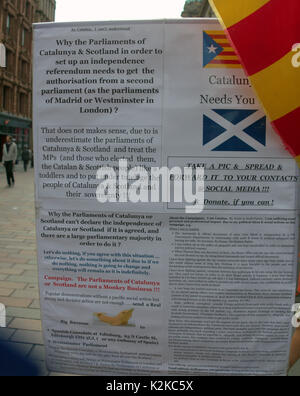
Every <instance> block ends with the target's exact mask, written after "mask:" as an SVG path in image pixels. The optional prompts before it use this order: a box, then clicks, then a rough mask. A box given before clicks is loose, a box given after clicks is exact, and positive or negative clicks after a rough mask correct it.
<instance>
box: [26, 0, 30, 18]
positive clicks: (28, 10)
mask: <svg viewBox="0 0 300 396" xmlns="http://www.w3.org/2000/svg"><path fill="white" fill-rule="evenodd" d="M25 15H26V17H27V18H28V19H30V18H31V4H30V2H29V1H26V5H25Z"/></svg>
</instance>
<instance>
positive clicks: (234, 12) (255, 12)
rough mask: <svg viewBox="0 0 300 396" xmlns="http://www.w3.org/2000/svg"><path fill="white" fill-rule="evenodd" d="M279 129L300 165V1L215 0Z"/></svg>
mask: <svg viewBox="0 0 300 396" xmlns="http://www.w3.org/2000/svg"><path fill="white" fill-rule="evenodd" d="M209 1H210V3H211V6H212V7H213V9H214V11H215V14H216V15H217V16H218V18H219V19H220V21H221V22H222V24H223V26H224V27H225V31H226V34H227V36H228V38H229V39H230V41H231V43H232V45H233V47H234V48H235V50H236V52H237V54H238V56H239V58H240V60H241V63H242V65H243V66H244V69H245V71H246V73H247V74H248V76H249V78H250V80H251V83H252V85H253V87H254V89H255V90H256V93H257V95H258V97H259V98H260V100H261V102H262V104H263V106H264V108H265V111H266V113H267V115H268V116H269V118H270V120H271V123H272V125H273V127H274V129H275V130H276V131H277V132H278V134H279V135H280V137H281V139H282V141H283V142H284V144H285V146H286V148H287V149H288V150H289V152H290V153H291V154H292V155H293V156H294V157H295V158H296V160H297V162H298V165H299V167H300V68H297V67H295V65H293V62H292V60H293V57H294V56H295V52H293V46H294V45H295V44H296V43H300V0H286V1H284V2H283V1H282V0H209Z"/></svg>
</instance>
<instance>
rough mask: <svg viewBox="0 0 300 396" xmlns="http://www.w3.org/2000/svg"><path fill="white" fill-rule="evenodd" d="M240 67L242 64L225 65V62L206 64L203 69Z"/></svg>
mask: <svg viewBox="0 0 300 396" xmlns="http://www.w3.org/2000/svg"><path fill="white" fill-rule="evenodd" d="M208 68H210V69H224V68H225V69H242V68H243V66H242V65H226V64H219V65H218V64H213V65H211V64H208V65H206V66H205V69H208Z"/></svg>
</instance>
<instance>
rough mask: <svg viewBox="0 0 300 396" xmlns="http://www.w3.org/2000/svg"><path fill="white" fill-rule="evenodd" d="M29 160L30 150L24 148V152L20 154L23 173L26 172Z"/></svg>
mask: <svg viewBox="0 0 300 396" xmlns="http://www.w3.org/2000/svg"><path fill="white" fill-rule="evenodd" d="M30 160H31V150H30V149H29V148H28V147H27V146H24V150H23V153H22V161H23V165H24V172H27V167H28V163H29V161H30Z"/></svg>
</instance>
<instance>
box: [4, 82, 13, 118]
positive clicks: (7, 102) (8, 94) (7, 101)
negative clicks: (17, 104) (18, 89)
mask: <svg viewBox="0 0 300 396" xmlns="http://www.w3.org/2000/svg"><path fill="white" fill-rule="evenodd" d="M2 97H3V110H5V111H7V112H10V110H11V98H12V90H11V88H10V87H8V86H6V85H4V86H3V92H2Z"/></svg>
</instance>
